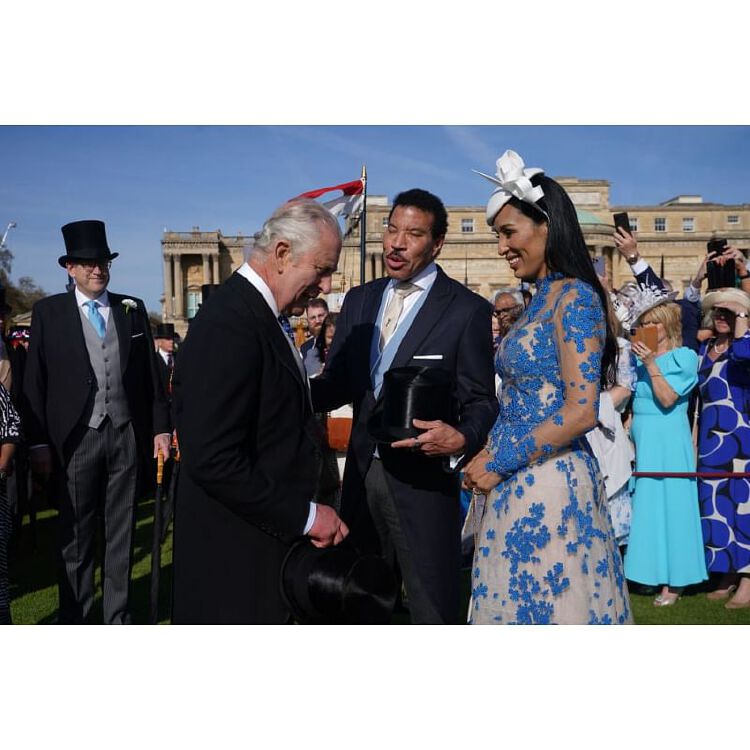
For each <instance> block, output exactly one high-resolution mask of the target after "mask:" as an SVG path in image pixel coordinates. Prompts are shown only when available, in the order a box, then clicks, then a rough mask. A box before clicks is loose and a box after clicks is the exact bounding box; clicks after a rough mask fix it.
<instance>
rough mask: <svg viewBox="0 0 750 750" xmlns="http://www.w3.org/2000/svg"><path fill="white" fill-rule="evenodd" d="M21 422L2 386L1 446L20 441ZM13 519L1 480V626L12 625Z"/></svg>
mask: <svg viewBox="0 0 750 750" xmlns="http://www.w3.org/2000/svg"><path fill="white" fill-rule="evenodd" d="M20 426H21V421H20V419H19V418H18V413H17V412H16V410H15V408H14V406H13V403H12V402H11V400H10V396H9V395H8V391H6V390H5V387H4V386H3V385H0V444H2V443H18V442H19V441H20V437H21V435H20ZM10 532H11V519H10V506H9V505H8V492H7V487H6V480H5V479H0V625H9V624H10V583H9V581H8V541H9V540H10Z"/></svg>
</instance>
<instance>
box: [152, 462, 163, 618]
mask: <svg viewBox="0 0 750 750" xmlns="http://www.w3.org/2000/svg"><path fill="white" fill-rule="evenodd" d="M163 481H164V454H163V453H162V452H161V449H159V451H158V453H157V456H156V499H155V500H154V537H153V540H152V542H151V606H150V609H149V623H150V624H151V625H156V623H157V622H159V573H160V568H161V496H162V493H163V491H164V487H163Z"/></svg>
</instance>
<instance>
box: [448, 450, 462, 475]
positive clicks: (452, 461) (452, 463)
mask: <svg viewBox="0 0 750 750" xmlns="http://www.w3.org/2000/svg"><path fill="white" fill-rule="evenodd" d="M463 457H464V454H463V453H462V454H461V455H460V456H449V457H448V466H449V467H450V470H451V471H454V470H455V468H456V466H458V464H459V463H460V462H461V460H462V459H463Z"/></svg>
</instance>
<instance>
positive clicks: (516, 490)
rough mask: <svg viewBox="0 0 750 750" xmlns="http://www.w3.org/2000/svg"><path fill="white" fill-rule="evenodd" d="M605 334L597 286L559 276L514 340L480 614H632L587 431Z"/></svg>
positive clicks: (474, 611) (480, 554)
mask: <svg viewBox="0 0 750 750" xmlns="http://www.w3.org/2000/svg"><path fill="white" fill-rule="evenodd" d="M604 332H605V323H604V312H603V310H602V306H601V302H600V300H599V297H598V295H597V294H596V292H595V291H594V290H593V289H592V287H591V286H589V285H588V284H586V283H584V282H582V281H579V280H576V279H569V278H563V277H562V276H561V275H559V274H552V275H550V276H547V277H546V278H545V279H543V280H542V281H540V282H539V283H538V284H537V293H536V295H535V296H534V297H533V299H532V301H531V303H530V304H529V307H528V309H527V310H526V312H525V313H524V315H523V316H522V317H521V318H520V319H519V320H518V322H517V323H516V324H515V325H514V326H513V327H512V328H511V329H510V331H509V332H508V334H507V335H506V337H505V339H504V340H503V343H502V345H501V347H500V349H499V351H498V356H497V360H496V361H497V368H498V373H499V375H500V377H501V378H502V379H503V393H502V398H501V401H500V413H499V416H498V419H497V422H496V423H495V426H494V427H493V429H492V431H491V433H490V437H489V441H488V450H489V452H490V453H491V454H492V460H491V461H490V463H489V464H488V465H487V466H488V469H489V470H490V471H495V472H497V473H498V474H499V475H500V476H501V477H502V481H501V482H500V484H499V485H498V486H497V487H496V488H495V489H494V490H493V491H492V492H491V493H490V494H489V496H488V497H487V501H486V504H485V506H484V509H483V511H482V512H480V513H479V515H480V517H481V520H479V522H478V523H479V531H478V534H477V538H476V548H475V553H474V564H473V571H472V599H471V606H470V612H469V621H470V622H471V623H476V624H493V623H494V624H548V623H549V624H586V623H589V624H625V623H630V622H631V621H632V616H631V612H630V601H629V599H628V593H627V588H626V584H625V576H624V574H623V567H622V559H621V557H620V553H619V551H618V549H617V545H616V543H615V538H614V533H613V531H612V524H611V521H610V518H609V512H608V510H607V500H606V495H605V492H604V483H603V480H602V477H601V474H600V472H599V466H598V464H597V462H596V459H595V458H594V457H593V455H592V454H591V450H590V448H589V446H588V443H587V442H586V440H585V437H584V432H585V430H586V429H587V428H588V427H589V426H590V421H588V420H589V417H591V418H595V415H596V413H597V407H598V400H599V373H600V367H601V351H602V347H603V342H604ZM582 416H583V417H585V418H582Z"/></svg>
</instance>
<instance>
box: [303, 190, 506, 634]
mask: <svg viewBox="0 0 750 750" xmlns="http://www.w3.org/2000/svg"><path fill="white" fill-rule="evenodd" d="M447 226H448V217H447V213H446V211H445V207H444V206H443V203H442V202H441V200H440V199H439V198H437V197H436V196H434V195H432V194H431V193H428V192H427V191H425V190H419V189H414V190H408V191H406V192H404V193H401V194H399V195H398V196H396V199H395V201H394V204H393V208H392V209H391V213H390V216H389V218H388V226H387V228H386V230H385V233H384V235H383V259H384V264H385V269H386V273H387V274H388V278H384V279H378V280H376V281H371V282H369V283H367V284H364V285H362V286H358V287H354V288H353V289H351V290H350V291H349V292H348V293H347V295H346V297H345V299H344V304H343V307H342V309H341V313H340V315H339V319H338V324H337V326H336V334H335V336H334V340H333V344H332V346H331V350H330V352H329V355H328V358H327V360H326V367H325V370H324V371H323V373H322V375H320V376H319V377H317V378H315V379H313V380H312V381H310V385H311V388H312V394H313V404H314V407H315V410H316V411H330V410H332V409H334V408H336V407H338V406H341V405H342V404H346V403H350V402H353V403H354V425H353V428H352V436H351V440H350V442H349V453H348V455H347V460H346V469H345V471H344V483H343V494H342V503H341V514H342V518H344V520H345V521H346V523H347V524H348V525H349V527H350V528H351V530H352V532H351V533H352V539H353V541H354V542H355V543H357V544H358V545H359V546H360V548H361V549H363V550H364V549H368V548H370V547H372V548H373V549H375V550H379V551H380V552H381V553H382V554H384V555H385V556H386V558H387V559H389V560H390V561H391V562H392V563H393V564H394V565H396V564H397V565H398V567H399V568H400V571H401V574H402V576H403V580H404V585H405V588H406V593H407V596H408V599H409V609H410V614H411V620H412V622H413V623H453V622H457V621H458V617H459V583H460V561H461V549H460V541H461V540H460V510H459V495H460V487H459V478H458V474H457V473H455V471H453V472H451V471H450V469H451V468H454V469H455V468H457V467H458V466H459V465H460V461H461V460H462V459H463V460H468V459H469V458H471V457H472V456H473V455H474V454H476V453H477V452H478V451H479V450H480V448H482V447H483V446H484V441H485V437H486V435H487V433H488V432H489V430H490V428H491V427H492V424H493V423H494V421H495V416H496V415H497V410H498V406H497V399H496V398H495V391H494V373H493V365H492V340H491V326H490V319H491V315H490V312H491V308H490V305H489V303H488V302H487V301H486V300H484V299H482V298H481V297H480V296H478V295H477V294H474V293H473V292H471V291H470V290H468V289H467V288H466V287H464V286H463V285H462V284H460V283H459V282H457V281H454V280H453V279H450V278H448V276H446V275H445V273H444V272H443V271H442V269H441V268H440V267H439V266H438V265H437V264H436V263H435V258H436V257H437V255H438V254H439V253H440V250H441V248H442V246H443V242H444V240H445V235H446V232H447ZM407 366H409V367H415V368H419V367H428V368H433V367H434V368H440V369H441V370H444V371H446V373H447V375H448V376H449V377H450V379H451V382H452V400H453V401H454V402H455V406H456V408H455V410H454V413H455V420H454V424H453V425H451V424H448V423H447V422H446V421H445V420H442V419H436V420H430V421H417V422H416V424H413V425H412V426H416V427H417V428H419V430H418V432H419V433H420V434H418V436H416V437H406V438H404V439H399V436H396V435H392V436H391V437H390V438H383V437H382V435H381V436H378V434H377V433H378V432H379V428H382V427H383V426H384V422H383V418H382V417H385V427H386V428H387V427H388V424H387V421H388V419H387V415H385V414H383V415H381V419H377V417H378V415H379V411H380V410H381V408H382V404H383V396H384V394H383V390H384V389H383V382H384V375H385V374H386V373H387V372H389V371H391V370H392V369H394V368H402V367H407ZM373 417H375V419H373ZM381 440H385V442H381ZM373 532H374V533H373Z"/></svg>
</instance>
